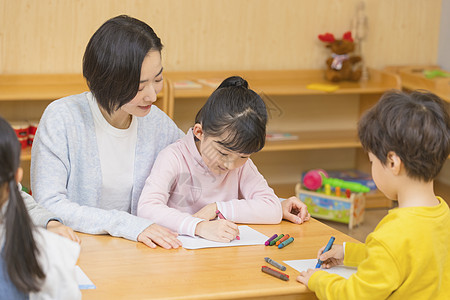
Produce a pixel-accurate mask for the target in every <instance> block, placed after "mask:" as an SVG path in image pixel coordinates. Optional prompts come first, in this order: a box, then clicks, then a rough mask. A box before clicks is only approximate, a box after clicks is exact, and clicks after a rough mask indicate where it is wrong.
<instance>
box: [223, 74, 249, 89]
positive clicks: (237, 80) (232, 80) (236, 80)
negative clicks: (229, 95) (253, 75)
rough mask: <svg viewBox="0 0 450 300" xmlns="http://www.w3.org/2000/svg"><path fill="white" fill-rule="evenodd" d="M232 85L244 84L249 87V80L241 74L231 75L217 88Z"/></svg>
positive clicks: (243, 85)
mask: <svg viewBox="0 0 450 300" xmlns="http://www.w3.org/2000/svg"><path fill="white" fill-rule="evenodd" d="M230 86H242V87H244V88H246V89H248V82H247V80H245V79H244V78H242V77H240V76H231V77H228V78H227V79H225V80H224V81H222V83H221V84H220V85H219V87H218V88H217V89H221V88H225V87H230Z"/></svg>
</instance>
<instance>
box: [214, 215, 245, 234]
mask: <svg viewBox="0 0 450 300" xmlns="http://www.w3.org/2000/svg"><path fill="white" fill-rule="evenodd" d="M216 215H217V216H218V217H219V219H223V220H226V219H225V217H224V216H223V215H222V213H221V212H220V211H219V210H216ZM236 239H237V240H240V239H241V238H240V237H239V236H236Z"/></svg>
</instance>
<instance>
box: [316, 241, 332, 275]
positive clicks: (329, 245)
mask: <svg viewBox="0 0 450 300" xmlns="http://www.w3.org/2000/svg"><path fill="white" fill-rule="evenodd" d="M333 243H334V236H332V237H330V240H329V241H328V244H327V245H326V246H325V249H323V252H322V254H323V253H325V252H327V251H329V250H330V249H331V247H332V246H333ZM322 263H323V261H321V260H320V259H318V260H317V265H316V269H318V268H320V267H321V266H322Z"/></svg>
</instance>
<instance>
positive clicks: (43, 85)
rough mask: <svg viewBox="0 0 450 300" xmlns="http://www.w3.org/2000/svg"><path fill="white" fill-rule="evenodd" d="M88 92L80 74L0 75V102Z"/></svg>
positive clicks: (39, 99) (53, 97) (57, 97)
mask: <svg viewBox="0 0 450 300" xmlns="http://www.w3.org/2000/svg"><path fill="white" fill-rule="evenodd" d="M88 90H89V88H88V86H87V84H86V80H85V79H84V77H83V75H81V74H21V75H0V101H41V100H56V99H59V98H62V97H66V96H70V95H76V94H80V93H83V92H86V91H88ZM158 97H159V98H160V97H163V93H160V94H158Z"/></svg>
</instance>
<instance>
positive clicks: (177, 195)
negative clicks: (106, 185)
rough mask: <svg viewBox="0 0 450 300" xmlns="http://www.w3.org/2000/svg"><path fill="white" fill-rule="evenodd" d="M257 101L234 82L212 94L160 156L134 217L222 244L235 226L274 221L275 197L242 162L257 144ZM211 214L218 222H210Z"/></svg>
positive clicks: (260, 121)
mask: <svg viewBox="0 0 450 300" xmlns="http://www.w3.org/2000/svg"><path fill="white" fill-rule="evenodd" d="M266 124H267V111H266V106H265V104H264V101H263V100H262V99H261V97H260V96H259V95H258V94H256V93H255V92H254V91H252V90H251V89H249V88H248V83H247V81H245V80H244V79H242V78H241V77H237V76H235V77H230V78H227V79H226V80H224V81H223V82H222V84H221V85H220V86H219V87H218V88H217V89H216V90H215V91H214V92H213V93H212V95H211V96H210V97H209V98H208V100H207V102H206V103H205V105H204V106H203V107H202V108H201V110H200V111H199V112H198V114H197V116H196V118H195V125H194V127H193V128H191V129H190V130H189V132H188V134H187V135H186V137H184V138H182V139H180V140H178V141H177V142H176V143H174V144H172V145H170V146H168V147H167V148H166V149H164V150H163V151H161V152H160V154H159V155H158V158H157V159H156V162H155V165H154V167H153V169H152V172H151V174H150V176H149V177H148V178H147V180H146V183H145V186H144V189H143V191H142V194H141V197H140V199H139V203H138V211H137V214H138V216H141V217H144V218H148V219H150V220H152V221H154V222H155V223H157V224H160V225H162V226H165V227H167V228H169V229H171V230H173V231H177V232H178V233H179V234H184V235H190V236H195V235H198V236H201V237H203V238H205V239H209V240H214V241H219V242H230V241H231V240H233V239H234V238H236V236H237V235H238V233H239V232H238V227H237V225H236V224H235V223H234V222H238V223H263V224H276V223H279V222H280V221H281V218H282V215H283V213H282V208H281V205H280V201H279V199H278V197H277V196H276V195H275V194H274V192H273V190H272V189H271V188H270V187H269V186H268V185H267V182H266V180H265V179H264V178H263V176H262V175H261V174H260V173H259V172H258V170H257V168H256V166H255V165H254V164H253V162H252V161H251V160H250V159H249V157H250V155H251V154H252V153H255V152H258V151H259V150H261V149H262V148H263V147H264V143H265V137H266ZM217 210H219V211H220V212H221V213H222V214H223V216H224V217H225V219H218V220H216V217H217V214H216V211H217Z"/></svg>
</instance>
